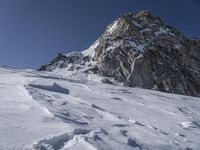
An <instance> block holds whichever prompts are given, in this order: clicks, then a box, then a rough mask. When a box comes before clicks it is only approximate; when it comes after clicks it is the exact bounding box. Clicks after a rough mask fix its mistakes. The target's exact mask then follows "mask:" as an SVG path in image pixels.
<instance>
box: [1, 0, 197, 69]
mask: <svg viewBox="0 0 200 150" xmlns="http://www.w3.org/2000/svg"><path fill="white" fill-rule="evenodd" d="M143 9H148V10H150V11H151V12H152V13H153V14H154V15H156V16H160V17H161V18H163V20H164V21H165V22H166V23H167V24H171V25H173V26H175V27H177V28H179V29H180V30H181V31H182V32H184V34H185V35H187V36H191V37H193V36H194V37H198V38H200V15H199V14H200V0H0V64H2V65H8V66H13V67H19V68H33V69H36V68H38V67H39V66H40V65H41V64H44V63H47V62H48V61H49V60H50V59H52V58H54V57H55V56H56V55H57V53H58V52H69V51H74V50H75V51H81V50H84V49H86V48H88V47H89V46H90V45H91V44H92V43H93V42H94V41H95V40H96V39H97V38H98V37H99V36H100V35H101V34H102V33H103V32H104V30H105V29H106V27H107V26H108V25H109V24H110V23H111V22H112V21H113V20H114V19H116V18H117V17H119V16H121V15H123V14H126V13H129V12H138V11H140V10H143Z"/></svg>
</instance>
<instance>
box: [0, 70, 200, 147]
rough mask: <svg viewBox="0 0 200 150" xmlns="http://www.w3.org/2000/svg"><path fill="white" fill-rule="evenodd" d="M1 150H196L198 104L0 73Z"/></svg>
mask: <svg viewBox="0 0 200 150" xmlns="http://www.w3.org/2000/svg"><path fill="white" fill-rule="evenodd" d="M0 79H1V80H0V83H1V84H0V89H1V90H0V95H1V100H0V119H1V122H0V137H1V139H0V150H23V149H28V150H83V149H85V150H117V149H118V150H124V149H126V150H129V149H130V150H133V149H138V150H156V149H158V150H159V149H164V150H168V149H185V150H199V148H200V142H199V141H200V119H199V118H200V99H199V98H194V97H187V96H181V95H175V94H167V93H161V92H156V91H150V90H144V89H137V88H129V87H123V86H115V85H109V84H103V83H95V82H92V81H88V82H80V81H75V80H70V79H66V78H64V77H62V76H55V75H53V74H48V73H39V72H35V71H31V70H30V71H28V70H26V71H25V70H18V69H13V68H5V67H0Z"/></svg>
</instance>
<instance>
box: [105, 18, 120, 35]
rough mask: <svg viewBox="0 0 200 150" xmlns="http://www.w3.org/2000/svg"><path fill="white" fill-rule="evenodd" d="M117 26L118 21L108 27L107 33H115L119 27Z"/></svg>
mask: <svg viewBox="0 0 200 150" xmlns="http://www.w3.org/2000/svg"><path fill="white" fill-rule="evenodd" d="M117 24H118V20H116V21H114V23H113V24H111V25H110V26H109V27H108V29H107V32H109V33H112V32H113V31H115V30H116V28H117V27H118V26H117Z"/></svg>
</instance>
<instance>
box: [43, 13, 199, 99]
mask: <svg viewBox="0 0 200 150" xmlns="http://www.w3.org/2000/svg"><path fill="white" fill-rule="evenodd" d="M39 70H40V71H52V72H55V73H60V74H62V75H66V76H67V77H69V78H78V79H80V78H82V79H84V80H94V79H100V80H103V81H105V79H106V81H107V82H112V81H111V79H114V81H118V82H121V83H124V85H127V86H130V87H141V88H145V89H154V90H158V91H163V92H169V93H177V94H183V95H190V96H200V41H199V40H198V39H189V38H186V37H185V36H184V35H183V34H182V33H181V32H180V31H178V30H177V29H176V28H174V27H172V26H168V25H166V24H165V23H164V22H163V21H162V20H161V19H160V18H159V17H155V16H153V15H152V14H151V13H150V12H149V11H146V10H145V11H141V12H139V13H137V14H132V13H131V14H126V15H124V16H122V17H120V18H118V19H117V20H115V21H114V22H113V23H112V24H111V25H109V26H108V28H107V29H106V31H105V32H104V33H103V35H102V36H101V37H100V38H99V39H98V40H97V41H96V42H95V43H94V44H93V45H92V46H91V47H90V48H89V49H87V50H84V51H82V52H71V53H68V54H59V55H58V56H57V57H56V58H55V59H54V60H52V61H51V62H50V63H49V64H47V65H43V66H41V67H40V68H39Z"/></svg>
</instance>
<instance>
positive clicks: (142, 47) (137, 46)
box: [128, 41, 145, 52]
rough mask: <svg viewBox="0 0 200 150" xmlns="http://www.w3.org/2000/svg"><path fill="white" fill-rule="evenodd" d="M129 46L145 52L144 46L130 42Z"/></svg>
mask: <svg viewBox="0 0 200 150" xmlns="http://www.w3.org/2000/svg"><path fill="white" fill-rule="evenodd" d="M128 44H129V45H130V46H132V47H133V48H135V49H136V50H138V51H140V52H144V48H145V45H144V44H136V43H135V42H134V41H128Z"/></svg>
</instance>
